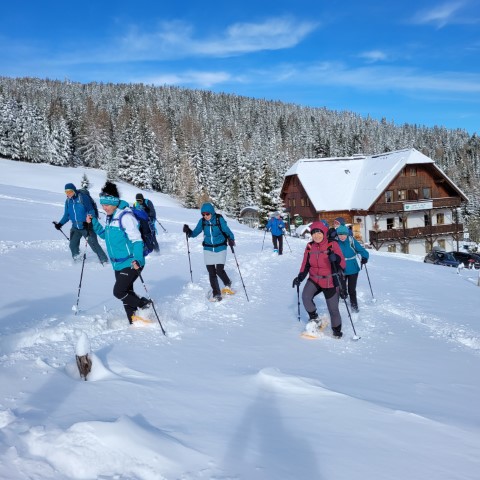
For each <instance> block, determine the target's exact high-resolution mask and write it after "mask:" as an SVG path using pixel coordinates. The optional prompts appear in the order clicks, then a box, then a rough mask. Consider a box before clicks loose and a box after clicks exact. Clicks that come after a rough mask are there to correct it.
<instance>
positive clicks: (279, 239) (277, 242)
mask: <svg viewBox="0 0 480 480" xmlns="http://www.w3.org/2000/svg"><path fill="white" fill-rule="evenodd" d="M272 243H273V248H274V249H275V250H278V254H279V255H282V253H283V235H272Z"/></svg>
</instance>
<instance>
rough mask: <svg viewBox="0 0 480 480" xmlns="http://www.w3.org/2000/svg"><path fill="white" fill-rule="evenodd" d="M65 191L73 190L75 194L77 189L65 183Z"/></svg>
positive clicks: (71, 184)
mask: <svg viewBox="0 0 480 480" xmlns="http://www.w3.org/2000/svg"><path fill="white" fill-rule="evenodd" d="M65 190H73V191H74V192H75V193H76V192H77V188H76V187H75V185H74V184H73V183H67V184H66V185H65Z"/></svg>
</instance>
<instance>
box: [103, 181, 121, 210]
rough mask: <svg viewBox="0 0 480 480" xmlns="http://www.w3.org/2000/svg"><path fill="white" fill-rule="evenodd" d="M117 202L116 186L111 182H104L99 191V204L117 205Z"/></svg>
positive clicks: (118, 201)
mask: <svg viewBox="0 0 480 480" xmlns="http://www.w3.org/2000/svg"><path fill="white" fill-rule="evenodd" d="M119 203H120V194H119V193H118V188H117V186H116V185H115V184H114V183H112V182H108V181H107V182H105V185H104V186H103V188H102V191H101V192H100V204H101V205H115V206H118V204H119Z"/></svg>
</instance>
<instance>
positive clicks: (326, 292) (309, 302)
mask: <svg viewBox="0 0 480 480" xmlns="http://www.w3.org/2000/svg"><path fill="white" fill-rule="evenodd" d="M320 292H323V296H324V297H325V301H326V303H327V308H328V313H329V314H330V322H331V324H332V328H338V327H341V326H342V317H341V316H340V310H339V308H338V301H339V296H338V291H337V287H331V288H322V287H320V285H317V284H316V283H315V282H313V281H312V280H310V279H308V280H307V283H306V285H305V287H304V288H303V292H302V301H303V306H304V307H305V310H306V311H307V313H308V314H309V315H310V314H311V313H314V312H315V311H316V310H317V307H316V305H315V302H314V301H313V299H314V297H316V296H317V295H318V294H319V293H320ZM310 318H311V315H310Z"/></svg>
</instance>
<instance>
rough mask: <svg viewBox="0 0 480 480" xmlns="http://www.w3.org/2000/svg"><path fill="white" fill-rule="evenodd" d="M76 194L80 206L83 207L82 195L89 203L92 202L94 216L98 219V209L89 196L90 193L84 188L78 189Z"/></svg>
mask: <svg viewBox="0 0 480 480" xmlns="http://www.w3.org/2000/svg"><path fill="white" fill-rule="evenodd" d="M77 194H78V198H79V199H80V202H81V203H82V205H83V200H82V197H83V195H86V196H87V197H88V198H89V199H90V201H91V202H92V206H93V210H94V212H95V216H96V217H97V218H98V207H97V204H96V202H95V200H94V199H93V198H92V196H91V195H90V192H89V191H88V190H87V189H86V188H80V189H79V190H77Z"/></svg>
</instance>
